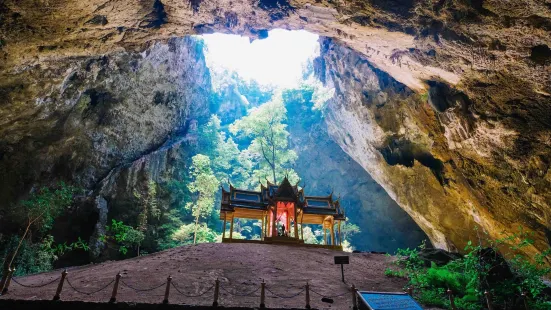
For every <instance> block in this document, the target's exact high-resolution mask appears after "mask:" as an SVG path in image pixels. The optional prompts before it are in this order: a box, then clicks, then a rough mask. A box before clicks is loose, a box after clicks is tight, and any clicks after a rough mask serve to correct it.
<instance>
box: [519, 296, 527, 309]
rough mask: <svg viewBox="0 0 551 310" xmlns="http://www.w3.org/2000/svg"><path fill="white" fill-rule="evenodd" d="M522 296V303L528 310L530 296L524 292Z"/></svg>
mask: <svg viewBox="0 0 551 310" xmlns="http://www.w3.org/2000/svg"><path fill="white" fill-rule="evenodd" d="M520 296H522V301H523V302H524V310H528V294H526V292H522V293H521V294H520Z"/></svg>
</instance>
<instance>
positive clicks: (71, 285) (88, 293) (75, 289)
mask: <svg viewBox="0 0 551 310" xmlns="http://www.w3.org/2000/svg"><path fill="white" fill-rule="evenodd" d="M66 281H67V284H69V286H70V287H71V288H72V289H73V290H74V291H75V292H77V293H80V294H84V295H88V296H90V295H93V294H95V293H99V292H101V291H103V290H104V289H106V288H107V287H109V286H110V285H111V284H113V282H115V280H114V279H113V280H111V282H109V283H107V285H105V286H104V287H102V288H100V289H98V290H95V291H93V292H84V291H81V290H79V289H77V288H76V287H74V286H73V284H71V281H69V279H68V278H67V279H66Z"/></svg>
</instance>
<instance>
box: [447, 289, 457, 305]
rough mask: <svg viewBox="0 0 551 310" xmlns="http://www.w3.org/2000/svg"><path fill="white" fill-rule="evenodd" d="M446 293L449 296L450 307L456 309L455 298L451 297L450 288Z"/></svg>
mask: <svg viewBox="0 0 551 310" xmlns="http://www.w3.org/2000/svg"><path fill="white" fill-rule="evenodd" d="M446 293H448V297H449V298H450V307H451V308H452V310H457V307H455V298H454V297H453V292H452V290H450V289H448V290H447V291H446Z"/></svg>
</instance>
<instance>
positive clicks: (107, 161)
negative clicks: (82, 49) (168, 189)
mask: <svg viewBox="0 0 551 310" xmlns="http://www.w3.org/2000/svg"><path fill="white" fill-rule="evenodd" d="M3 82H4V88H3V90H4V91H5V92H6V97H4V100H6V99H7V101H6V102H4V103H3V104H2V105H1V107H0V115H1V117H0V119H1V120H2V126H1V127H0V132H1V134H0V135H1V136H2V142H1V144H0V145H1V149H0V154H1V155H0V174H2V179H1V184H0V185H1V186H0V188H1V190H0V200H1V201H3V202H5V203H6V205H9V204H10V203H14V202H15V201H16V200H17V199H19V198H21V197H24V196H25V194H26V193H28V191H29V190H31V188H32V187H36V186H39V185H46V184H52V183H54V182H56V181H57V180H64V181H68V182H71V183H74V184H77V185H79V186H80V187H82V188H84V189H85V190H87V196H88V199H89V200H90V201H92V202H91V203H84V204H83V205H84V206H86V205H89V206H91V207H92V214H94V215H93V216H91V217H90V218H89V220H83V221H81V222H79V225H80V226H82V228H81V229H80V231H74V229H73V231H71V233H72V234H73V236H69V238H71V237H74V235H82V236H83V237H86V236H89V234H90V233H91V231H92V230H93V227H94V225H95V224H96V219H97V215H95V214H99V219H100V221H99V222H98V226H97V227H103V226H104V224H105V223H106V220H107V217H106V213H107V210H110V212H112V213H113V212H114V213H117V212H118V213H119V214H120V213H123V214H124V213H126V215H127V216H128V215H132V214H133V213H135V212H139V210H132V209H135V208H127V209H126V210H125V211H124V212H121V210H120V205H124V202H125V200H124V198H125V196H124V195H126V198H128V196H130V197H132V190H133V189H134V188H135V187H137V186H139V185H141V184H143V183H144V182H145V183H147V180H148V179H153V180H157V179H158V178H159V177H160V175H161V174H162V173H170V160H169V159H170V158H174V157H178V154H177V153H178V151H177V150H179V149H180V148H179V147H180V145H181V144H182V143H185V141H183V140H184V137H185V133H186V131H187V128H188V127H189V123H190V121H192V120H193V119H194V118H197V117H201V116H207V115H208V106H209V105H208V102H209V98H210V93H211V84H210V75H209V73H208V69H207V68H206V64H205V62H204V55H203V49H202V43H201V42H200V41H197V40H196V39H193V38H189V37H188V38H183V39H172V40H170V41H169V42H168V44H154V45H152V46H151V47H149V48H147V49H146V50H145V51H144V52H143V53H136V52H116V53H112V54H109V55H105V56H101V57H78V58H76V57H74V58H69V59H65V60H64V61H63V62H59V61H52V62H45V63H41V64H40V65H39V66H35V67H31V68H26V69H25V70H23V71H22V72H17V73H14V74H12V75H10V79H9V80H4V81H3ZM173 149H175V150H176V151H174V150H173ZM171 152H172V153H171ZM117 193H118V195H119V196H120V197H119V198H120V200H117V203H109V202H110V199H111V198H113V197H116V195H117ZM6 205H5V206H6ZM117 206H119V210H117ZM96 208H97V210H96V211H99V212H96V211H93V210H95V209H96ZM84 209H87V208H84ZM88 209H90V208H88ZM1 221H2V223H6V225H7V226H8V225H9V221H10V220H9V219H8V218H1ZM62 226H64V225H62ZM4 227H6V226H4Z"/></svg>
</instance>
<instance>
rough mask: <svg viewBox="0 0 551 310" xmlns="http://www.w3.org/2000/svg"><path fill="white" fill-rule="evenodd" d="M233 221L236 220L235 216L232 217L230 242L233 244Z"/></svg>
mask: <svg viewBox="0 0 551 310" xmlns="http://www.w3.org/2000/svg"><path fill="white" fill-rule="evenodd" d="M233 220H234V218H233V215H232V217H231V224H230V242H231V240H232V238H233Z"/></svg>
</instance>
